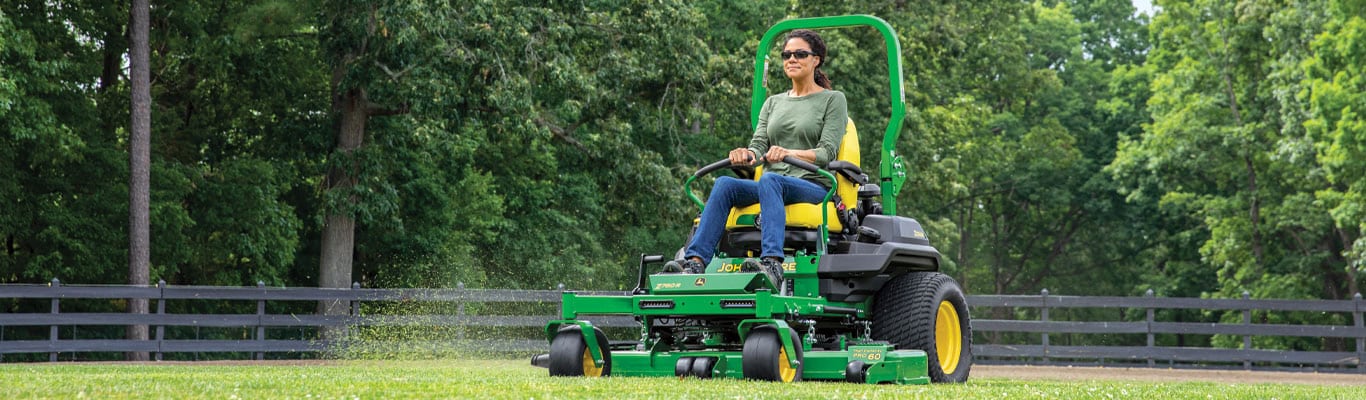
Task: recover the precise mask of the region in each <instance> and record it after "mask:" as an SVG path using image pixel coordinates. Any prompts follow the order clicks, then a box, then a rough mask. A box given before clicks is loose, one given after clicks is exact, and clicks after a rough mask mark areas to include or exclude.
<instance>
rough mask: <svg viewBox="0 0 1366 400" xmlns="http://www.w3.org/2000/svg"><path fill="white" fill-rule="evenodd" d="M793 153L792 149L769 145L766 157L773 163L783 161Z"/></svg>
mask: <svg viewBox="0 0 1366 400" xmlns="http://www.w3.org/2000/svg"><path fill="white" fill-rule="evenodd" d="M790 155H792V150H788V149H785V148H782V147H779V146H768V153H767V154H764V159H765V160H768V162H771V163H777V162H783V159H784V158H787V156H790Z"/></svg>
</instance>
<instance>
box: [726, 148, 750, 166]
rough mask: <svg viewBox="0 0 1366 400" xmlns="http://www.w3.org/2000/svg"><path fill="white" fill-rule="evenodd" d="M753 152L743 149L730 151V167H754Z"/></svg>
mask: <svg viewBox="0 0 1366 400" xmlns="http://www.w3.org/2000/svg"><path fill="white" fill-rule="evenodd" d="M754 162H755V160H754V152H752V151H749V149H746V148H744V147H738V148H736V149H735V150H731V151H730V165H754Z"/></svg>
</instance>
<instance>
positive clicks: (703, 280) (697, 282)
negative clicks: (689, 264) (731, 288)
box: [692, 278, 707, 286]
mask: <svg viewBox="0 0 1366 400" xmlns="http://www.w3.org/2000/svg"><path fill="white" fill-rule="evenodd" d="M692 284H693V286H702V285H705V284H707V278H697V280H695V281H692Z"/></svg>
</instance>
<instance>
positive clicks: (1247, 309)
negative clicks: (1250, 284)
mask: <svg viewBox="0 0 1366 400" xmlns="http://www.w3.org/2000/svg"><path fill="white" fill-rule="evenodd" d="M1249 297H1250V295H1249V294H1248V292H1247V291H1246V290H1244V291H1243V301H1245V302H1246V301H1247V300H1248V298H1249ZM1244 304H1246V303H1244ZM1243 325H1244V326H1251V325H1252V306H1251V305H1245V306H1244V307H1243ZM1250 350H1252V335H1243V369H1245V370H1251V369H1252V360H1248V359H1247V353H1248V351H1250Z"/></svg>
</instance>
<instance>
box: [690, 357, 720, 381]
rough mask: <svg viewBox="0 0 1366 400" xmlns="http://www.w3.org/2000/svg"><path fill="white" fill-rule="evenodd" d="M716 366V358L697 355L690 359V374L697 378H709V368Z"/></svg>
mask: <svg viewBox="0 0 1366 400" xmlns="http://www.w3.org/2000/svg"><path fill="white" fill-rule="evenodd" d="M714 366H716V359H715V358H711V357H697V358H694V359H693V361H692V370H691V371H690V372H689V374H690V375H692V376H694V377H696V378H698V379H711V368H712V367H714Z"/></svg>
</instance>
